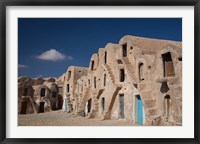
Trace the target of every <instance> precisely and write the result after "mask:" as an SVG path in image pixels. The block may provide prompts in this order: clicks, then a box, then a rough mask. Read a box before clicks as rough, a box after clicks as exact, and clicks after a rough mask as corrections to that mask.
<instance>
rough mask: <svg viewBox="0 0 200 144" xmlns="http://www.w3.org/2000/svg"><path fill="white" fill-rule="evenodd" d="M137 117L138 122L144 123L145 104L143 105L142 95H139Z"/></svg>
mask: <svg viewBox="0 0 200 144" xmlns="http://www.w3.org/2000/svg"><path fill="white" fill-rule="evenodd" d="M137 110H138V112H137V114H138V115H137V118H138V124H143V106H142V99H141V97H140V96H138V97H137Z"/></svg>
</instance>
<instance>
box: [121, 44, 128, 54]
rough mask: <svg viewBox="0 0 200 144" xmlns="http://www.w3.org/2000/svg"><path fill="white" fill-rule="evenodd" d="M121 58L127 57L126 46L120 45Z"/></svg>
mask: <svg viewBox="0 0 200 144" xmlns="http://www.w3.org/2000/svg"><path fill="white" fill-rule="evenodd" d="M122 56H123V57H126V56H127V44H126V43H125V44H123V45H122Z"/></svg>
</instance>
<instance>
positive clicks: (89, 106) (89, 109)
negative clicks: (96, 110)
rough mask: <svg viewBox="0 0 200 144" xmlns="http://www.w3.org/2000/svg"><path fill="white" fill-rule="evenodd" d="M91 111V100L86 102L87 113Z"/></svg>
mask: <svg viewBox="0 0 200 144" xmlns="http://www.w3.org/2000/svg"><path fill="white" fill-rule="evenodd" d="M91 109H92V99H89V100H88V105H87V111H88V112H87V113H90V112H91Z"/></svg>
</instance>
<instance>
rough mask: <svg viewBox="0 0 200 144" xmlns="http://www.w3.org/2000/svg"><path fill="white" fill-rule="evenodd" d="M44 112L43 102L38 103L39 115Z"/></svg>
mask: <svg viewBox="0 0 200 144" xmlns="http://www.w3.org/2000/svg"><path fill="white" fill-rule="evenodd" d="M43 112H44V102H40V107H39V113H43Z"/></svg>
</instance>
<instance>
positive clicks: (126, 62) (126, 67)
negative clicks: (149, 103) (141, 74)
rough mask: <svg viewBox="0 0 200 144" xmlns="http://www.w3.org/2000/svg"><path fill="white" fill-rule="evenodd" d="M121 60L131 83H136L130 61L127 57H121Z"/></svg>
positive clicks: (133, 68)
mask: <svg viewBox="0 0 200 144" xmlns="http://www.w3.org/2000/svg"><path fill="white" fill-rule="evenodd" d="M122 61H123V63H124V66H125V69H126V70H127V74H128V76H129V77H130V79H131V81H132V82H133V84H136V83H137V79H136V77H135V66H134V65H133V64H131V63H130V61H129V60H128V58H127V57H123V58H122Z"/></svg>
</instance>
